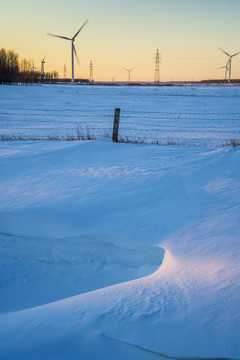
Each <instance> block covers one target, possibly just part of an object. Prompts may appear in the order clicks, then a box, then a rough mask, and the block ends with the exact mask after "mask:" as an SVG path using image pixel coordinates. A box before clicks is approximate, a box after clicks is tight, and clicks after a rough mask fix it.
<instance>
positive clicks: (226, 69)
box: [218, 61, 229, 81]
mask: <svg viewBox="0 0 240 360" xmlns="http://www.w3.org/2000/svg"><path fill="white" fill-rule="evenodd" d="M218 69H225V81H227V72H228V70H229V69H228V61H227V63H226V65H225V66H221V67H220V68H218Z"/></svg>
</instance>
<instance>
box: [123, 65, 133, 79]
mask: <svg viewBox="0 0 240 360" xmlns="http://www.w3.org/2000/svg"><path fill="white" fill-rule="evenodd" d="M133 69H135V68H134V67H133V68H132V69H126V68H124V70H126V71H128V82H130V74H131V71H132V70H133Z"/></svg>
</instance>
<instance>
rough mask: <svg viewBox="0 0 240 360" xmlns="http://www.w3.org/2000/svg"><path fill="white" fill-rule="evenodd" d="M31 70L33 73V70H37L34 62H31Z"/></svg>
mask: <svg viewBox="0 0 240 360" xmlns="http://www.w3.org/2000/svg"><path fill="white" fill-rule="evenodd" d="M31 70H33V72H34V70H38V68H36V67H35V66H34V62H33V60H32V67H31Z"/></svg>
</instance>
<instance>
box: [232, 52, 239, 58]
mask: <svg viewBox="0 0 240 360" xmlns="http://www.w3.org/2000/svg"><path fill="white" fill-rule="evenodd" d="M238 54H240V51H239V52H238V53H236V54H234V55H232V57H234V56H237V55H238Z"/></svg>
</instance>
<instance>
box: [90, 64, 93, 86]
mask: <svg viewBox="0 0 240 360" xmlns="http://www.w3.org/2000/svg"><path fill="white" fill-rule="evenodd" d="M89 71H90V72H89V81H90V82H93V64H92V60H91V61H90V65H89Z"/></svg>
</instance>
